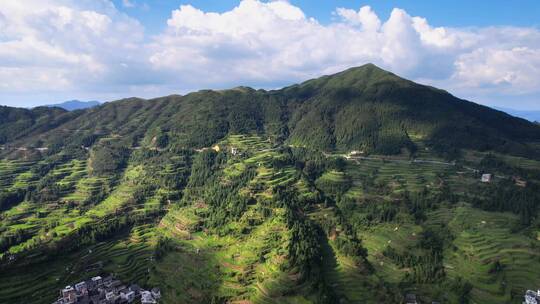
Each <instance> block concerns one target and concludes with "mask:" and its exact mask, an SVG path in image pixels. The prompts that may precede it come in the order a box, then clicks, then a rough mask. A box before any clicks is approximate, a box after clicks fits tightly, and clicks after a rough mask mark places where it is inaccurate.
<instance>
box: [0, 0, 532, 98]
mask: <svg viewBox="0 0 540 304" xmlns="http://www.w3.org/2000/svg"><path fill="white" fill-rule="evenodd" d="M122 4H123V5H124V6H125V7H129V6H130V5H133V4H134V2H133V1H123V2H122ZM335 16H336V18H337V19H336V20H334V21H333V22H332V23H331V24H321V23H319V22H318V21H317V20H316V19H313V18H309V17H307V16H306V15H305V14H304V13H303V11H302V10H301V9H300V8H298V7H296V6H294V5H292V4H291V3H289V2H287V1H270V2H262V1H258V0H243V1H241V2H240V3H239V5H238V6H237V7H235V8H233V9H231V10H229V11H226V12H223V13H213V12H205V11H202V10H200V9H198V8H196V7H193V6H191V5H182V6H180V7H179V8H178V9H176V10H174V11H173V12H172V13H171V16H170V18H169V19H168V20H167V22H166V29H165V30H164V31H163V32H162V33H161V34H159V35H157V36H155V37H149V36H146V37H145V36H144V29H143V27H142V26H141V25H140V24H139V23H138V22H137V21H136V20H134V19H132V18H129V17H127V16H126V15H124V14H122V13H120V12H119V11H118V10H117V9H116V8H115V7H114V5H113V4H112V3H111V2H110V1H109V0H99V1H96V0H79V1H76V0H21V1H11V2H5V3H2V4H1V5H0V83H2V85H1V88H2V91H3V92H9V93H11V95H13V94H22V93H23V90H26V91H31V92H30V93H32V94H34V95H36V94H42V93H46V92H48V91H50V92H74V93H77V92H85V93H88V92H93V91H95V92H98V93H97V94H101V95H99V96H111V97H121V96H128V95H143V96H145V95H150V94H153V95H160V94H166V93H172V92H178V91H183V92H185V91H186V90H192V89H200V88H208V87H209V88H223V87H229V86H235V85H252V86H256V87H266V88H272V87H277V86H280V85H283V84H288V83H293V82H297V81H302V80H305V79H308V78H311V77H317V76H320V75H321V74H328V73H332V72H337V71H339V70H342V69H345V68H348V67H351V66H358V65H362V64H365V63H367V62H373V63H375V64H377V65H380V66H381V67H383V68H386V69H389V70H391V71H393V72H395V73H398V74H400V75H402V76H404V77H407V78H412V79H413V80H419V81H422V82H424V83H428V84H433V85H437V86H439V87H441V88H444V89H449V90H450V91H451V92H453V93H456V94H457V95H458V96H461V97H474V98H476V99H478V100H481V101H489V100H492V99H495V98H494V97H495V96H499V95H500V94H504V96H508V98H510V99H513V100H514V101H515V100H519V97H520V96H522V95H523V94H526V95H527V98H528V100H532V99H534V97H531V96H538V98H539V100H540V77H538V75H540V31H539V30H538V29H536V28H523V27H521V28H519V27H485V28H452V27H434V26H432V25H430V24H429V22H428V20H427V19H426V18H424V17H417V16H411V15H409V14H408V13H407V12H406V11H405V10H402V9H399V8H396V9H394V10H393V11H392V13H391V14H390V17H389V18H388V19H387V20H381V19H380V18H379V17H378V16H377V14H376V13H375V12H374V11H373V10H372V9H371V8H370V7H369V6H364V7H361V8H360V9H358V10H355V9H350V8H336V11H335ZM9 75H16V77H10V76H9ZM29 83H32V84H33V85H31V86H28V84H29ZM3 95H4V93H1V94H0V103H5V102H6V101H5V100H4V96H3ZM5 95H6V96H7V95H8V94H5ZM53 95H54V94H53ZM29 96H30V95H29ZM73 97H77V96H73ZM531 98H532V99H531ZM499 105H501V104H499ZM529 105H531V103H530V102H529ZM537 107H540V105H538V106H537Z"/></svg>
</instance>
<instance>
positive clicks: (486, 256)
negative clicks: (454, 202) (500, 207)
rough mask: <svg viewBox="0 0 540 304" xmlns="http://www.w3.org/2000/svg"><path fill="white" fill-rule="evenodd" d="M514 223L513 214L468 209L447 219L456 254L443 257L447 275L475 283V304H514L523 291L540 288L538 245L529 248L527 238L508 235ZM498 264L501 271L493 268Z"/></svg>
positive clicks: (441, 218) (460, 209) (463, 209)
mask: <svg viewBox="0 0 540 304" xmlns="http://www.w3.org/2000/svg"><path fill="white" fill-rule="evenodd" d="M439 212H441V213H442V212H444V211H442V210H441V211H439ZM444 217H445V216H440V215H439V219H437V220H441V221H444V220H448V216H446V217H447V218H444ZM517 221H518V218H517V216H515V215H513V214H508V213H498V212H486V211H481V210H477V209H472V208H469V207H460V208H458V209H456V210H455V215H454V216H453V217H452V218H450V221H449V222H448V226H449V227H450V228H451V229H452V230H453V231H454V233H455V236H456V239H455V240H454V242H453V243H454V245H455V246H456V250H455V251H448V252H447V254H446V263H447V272H448V274H449V275H450V276H451V277H457V276H461V277H464V278H466V279H468V280H469V281H471V282H475V287H474V289H473V291H472V299H473V301H474V302H476V303H495V302H503V301H510V300H512V301H516V300H518V299H521V296H522V295H521V294H522V292H523V290H526V289H531V288H535V286H540V276H539V275H538V274H539V273H540V263H539V261H540V251H539V250H537V249H535V248H537V246H538V245H536V246H534V247H531V241H532V240H531V239H530V238H528V237H526V236H525V235H523V234H521V233H513V232H512V231H511V229H512V227H516V224H517ZM533 242H534V241H533ZM497 261H498V262H499V263H500V264H501V265H502V270H501V271H494V270H493V268H492V267H493V265H494V263H496V262H497Z"/></svg>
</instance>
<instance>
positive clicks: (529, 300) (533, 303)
mask: <svg viewBox="0 0 540 304" xmlns="http://www.w3.org/2000/svg"><path fill="white" fill-rule="evenodd" d="M539 302H540V289H538V291H533V290H527V291H526V292H525V301H523V304H538V303H539Z"/></svg>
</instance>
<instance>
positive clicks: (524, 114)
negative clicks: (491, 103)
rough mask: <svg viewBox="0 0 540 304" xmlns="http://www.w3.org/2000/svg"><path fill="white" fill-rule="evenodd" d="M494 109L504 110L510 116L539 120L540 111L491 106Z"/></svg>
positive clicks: (533, 120)
mask: <svg viewBox="0 0 540 304" xmlns="http://www.w3.org/2000/svg"><path fill="white" fill-rule="evenodd" d="M493 108H494V109H496V110H499V111H503V112H506V113H508V114H510V115H512V116H516V117H521V118H524V119H527V120H529V121H532V122H535V121H537V122H540V111H524V110H516V109H510V108H501V107H493Z"/></svg>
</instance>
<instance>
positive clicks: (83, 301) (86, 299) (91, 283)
mask: <svg viewBox="0 0 540 304" xmlns="http://www.w3.org/2000/svg"><path fill="white" fill-rule="evenodd" d="M160 298H161V292H160V290H159V289H158V288H153V289H152V290H144V289H142V288H140V287H139V286H138V285H136V284H133V285H130V286H129V287H128V286H126V285H124V284H123V283H122V282H121V281H120V280H117V279H115V278H114V277H113V276H111V275H109V276H107V277H101V276H97V277H93V278H91V279H90V280H86V281H82V282H79V283H77V284H75V285H73V286H71V285H69V286H66V287H65V288H64V289H62V290H60V298H58V300H56V302H54V303H53V304H124V303H134V302H137V303H141V304H156V303H158V300H159V299H160Z"/></svg>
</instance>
